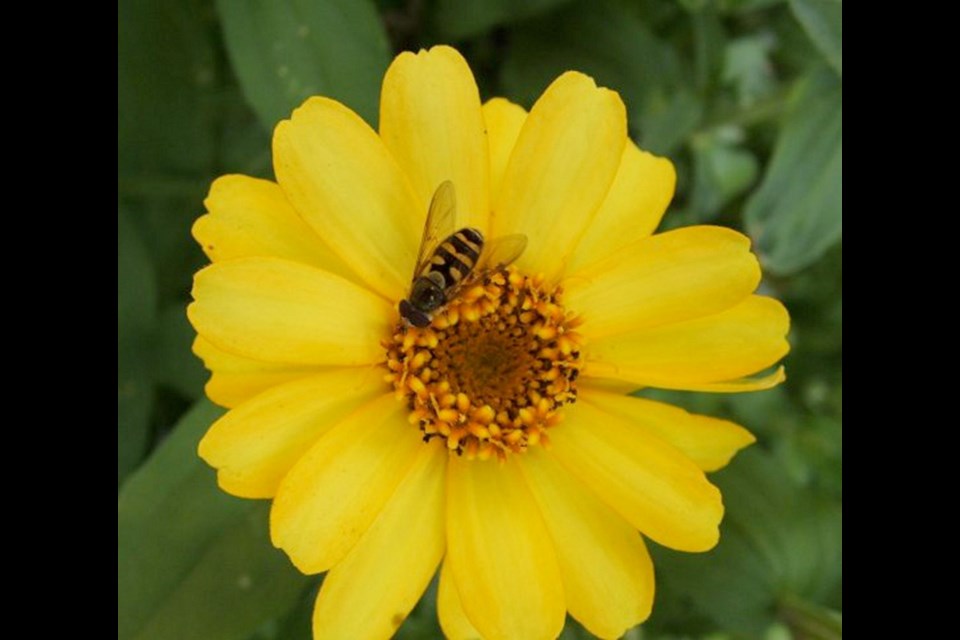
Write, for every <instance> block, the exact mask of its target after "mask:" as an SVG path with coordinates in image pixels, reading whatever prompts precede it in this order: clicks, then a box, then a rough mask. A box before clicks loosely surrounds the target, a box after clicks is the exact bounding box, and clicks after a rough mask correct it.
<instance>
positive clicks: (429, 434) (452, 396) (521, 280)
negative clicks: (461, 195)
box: [384, 268, 581, 460]
mask: <svg viewBox="0 0 960 640" xmlns="http://www.w3.org/2000/svg"><path fill="white" fill-rule="evenodd" d="M579 324H580V320H579V318H576V317H573V316H571V315H569V314H568V313H567V312H566V311H565V310H564V308H563V305H562V304H561V290H560V288H559V287H555V288H550V289H547V288H545V287H544V282H543V279H542V278H540V277H528V276H524V275H521V274H520V273H518V272H517V271H516V270H515V269H512V268H511V269H509V270H508V269H500V270H498V271H493V272H490V273H487V274H485V275H483V277H482V278H478V279H477V281H476V282H475V283H473V284H471V285H468V286H465V287H464V288H463V289H462V292H461V293H460V294H459V296H458V297H457V298H456V299H455V300H453V301H451V303H450V304H448V305H447V307H446V308H445V309H444V310H443V311H442V312H440V313H438V314H437V315H436V316H435V317H434V319H433V322H432V323H431V325H430V326H429V327H426V328H423V329H418V328H416V327H408V326H406V325H405V324H404V323H403V322H400V323H399V324H398V325H397V329H396V332H395V333H394V335H393V337H392V338H391V339H390V340H387V341H386V342H385V344H384V346H385V347H386V349H387V367H388V368H389V369H390V373H389V374H387V381H388V382H390V383H391V384H393V386H394V388H395V389H396V391H397V394H398V396H399V397H401V398H406V399H407V402H408V403H409V406H410V422H411V423H413V424H418V425H419V427H420V430H421V431H422V432H423V438H424V440H426V441H429V440H430V439H431V438H444V439H445V440H446V444H447V447H448V448H449V449H450V450H451V451H456V452H457V453H459V454H463V455H465V456H466V457H467V458H469V459H473V458H478V459H481V460H485V459H488V458H490V457H492V456H497V457H500V458H503V457H504V456H506V454H507V452H514V453H520V452H522V451H525V450H526V448H527V447H528V446H530V445H536V444H544V445H545V444H547V442H548V438H547V430H548V429H550V428H551V427H553V426H555V425H556V424H557V423H559V422H560V419H561V417H562V416H561V414H560V412H559V409H560V407H561V406H562V405H563V404H564V403H567V402H574V401H575V400H576V397H577V389H576V383H575V381H576V379H577V375H578V374H579V371H580V366H581V360H580V342H581V338H580V335H579V334H578V333H577V332H576V331H574V329H575V328H576V327H577V326H578V325H579Z"/></svg>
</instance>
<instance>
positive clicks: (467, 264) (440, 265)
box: [429, 227, 483, 289]
mask: <svg viewBox="0 0 960 640" xmlns="http://www.w3.org/2000/svg"><path fill="white" fill-rule="evenodd" d="M482 249H483V235H482V234H481V233H480V232H479V231H477V230H476V229H471V228H470V227H465V228H463V229H460V230H459V231H457V232H456V233H454V234H452V235H451V236H449V237H448V238H447V239H446V240H444V241H443V242H441V243H440V246H439V247H437V249H436V251H434V252H433V256H432V257H431V259H430V269H429V271H430V273H432V274H436V275H439V276H441V277H442V278H443V283H444V284H443V288H444V289H446V288H448V287H452V286H454V285H456V284H459V283H460V281H461V280H463V279H464V278H465V277H466V276H467V275H468V274H469V273H470V271H472V270H473V267H474V266H475V265H476V264H477V260H478V259H479V258H480V251H481V250H482Z"/></svg>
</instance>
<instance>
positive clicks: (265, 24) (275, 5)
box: [217, 0, 389, 131]
mask: <svg viewBox="0 0 960 640" xmlns="http://www.w3.org/2000/svg"><path fill="white" fill-rule="evenodd" d="M217 9H218V10H219V13H220V18H221V20H223V29H224V35H225V37H226V42H227V49H228V50H229V52H230V58H231V60H232V62H233V66H234V69H236V72H237V75H238V77H239V78H240V83H241V85H242V86H243V91H244V94H245V95H246V96H247V99H248V100H249V101H250V104H252V105H253V107H254V109H255V110H256V111H257V115H259V116H260V121H261V122H262V123H263V126H264V127H265V128H266V129H267V130H268V131H272V130H273V127H274V126H275V125H276V124H277V122H279V121H280V120H281V119H282V118H287V117H289V116H290V112H291V111H292V110H293V109H294V108H295V107H298V106H299V105H300V103H301V102H303V101H304V100H305V99H306V98H308V97H309V96H315V95H324V96H329V97H331V98H336V99H337V100H340V101H341V102H343V103H344V104H347V105H349V106H350V107H351V108H352V109H353V110H354V111H356V112H357V113H359V114H360V115H361V116H363V118H364V119H365V120H366V121H367V122H369V123H371V124H376V121H377V104H378V98H379V96H380V81H381V79H382V78H383V72H384V71H385V70H386V68H387V63H388V62H389V55H388V53H387V50H388V47H387V39H386V36H385V34H384V32H383V28H382V27H381V25H380V21H379V18H378V16H377V13H376V10H375V9H374V7H373V5H372V4H371V3H370V2H367V1H366V0H281V1H271V0H219V1H218V2H217Z"/></svg>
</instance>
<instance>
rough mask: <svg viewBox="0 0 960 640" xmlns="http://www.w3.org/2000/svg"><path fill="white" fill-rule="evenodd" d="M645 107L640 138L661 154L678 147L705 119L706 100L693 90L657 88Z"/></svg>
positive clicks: (640, 124)
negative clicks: (666, 90)
mask: <svg viewBox="0 0 960 640" xmlns="http://www.w3.org/2000/svg"><path fill="white" fill-rule="evenodd" d="M645 107H646V108H645V109H644V110H643V112H641V113H640V115H639V117H638V122H639V125H638V128H639V135H638V142H639V143H640V146H641V147H643V148H644V149H646V150H648V151H651V152H653V153H656V154H658V155H662V156H666V155H670V154H671V153H673V152H674V151H676V150H677V149H678V148H679V147H680V145H682V144H683V143H684V141H686V139H687V137H688V136H690V134H691V133H693V131H694V130H695V129H696V128H697V125H699V124H700V122H701V121H702V120H703V103H702V102H701V101H700V100H699V99H698V98H697V96H696V95H695V94H694V93H693V92H691V91H683V90H681V91H677V92H676V93H673V94H672V95H669V96H668V95H664V94H663V93H662V92H658V93H657V94H655V95H652V96H651V97H650V99H648V100H647V101H646V105H645Z"/></svg>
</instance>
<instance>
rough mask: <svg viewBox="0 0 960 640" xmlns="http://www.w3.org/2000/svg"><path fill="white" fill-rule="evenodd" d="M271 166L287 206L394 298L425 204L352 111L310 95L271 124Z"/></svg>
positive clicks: (406, 274) (405, 283)
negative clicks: (283, 118)
mask: <svg viewBox="0 0 960 640" xmlns="http://www.w3.org/2000/svg"><path fill="white" fill-rule="evenodd" d="M273 166H274V170H275V171H276V174H277V181H278V182H279V183H280V186H281V187H282V188H283V191H284V193H286V194H287V198H288V199H289V200H290V202H291V204H293V206H294V207H295V208H296V209H297V211H298V212H299V213H300V215H301V216H302V217H303V219H304V220H306V222H307V224H309V225H310V226H311V227H313V229H314V230H315V231H316V232H317V233H318V234H320V236H321V237H322V238H323V239H324V241H325V242H326V243H327V245H328V246H329V247H330V248H331V249H332V250H333V251H335V252H336V253H337V255H339V256H340V258H341V259H342V260H343V261H344V263H346V264H347V266H349V267H350V269H351V270H353V272H354V273H356V274H357V275H358V276H359V277H360V278H361V279H362V280H363V282H365V283H366V284H367V286H369V287H370V288H371V289H373V290H374V291H377V292H379V293H380V294H382V295H383V296H385V297H386V298H387V299H389V300H397V299H398V298H400V297H402V296H403V294H404V293H405V291H406V289H407V288H408V287H409V285H410V274H411V273H412V272H413V261H414V259H415V257H416V249H417V243H418V242H419V239H420V232H421V231H422V224H423V220H424V218H425V216H426V209H425V208H423V207H421V206H420V205H419V204H418V200H417V198H416V197H415V196H414V193H413V190H412V188H411V187H410V184H409V182H408V181H407V178H406V177H405V176H404V174H403V172H402V171H401V170H400V168H399V167H398V166H397V163H396V161H395V160H394V159H393V157H392V156H391V155H390V152H389V151H387V149H386V147H384V146H383V143H382V142H381V141H380V138H379V137H378V136H377V134H376V133H375V132H374V131H373V130H372V129H371V128H370V127H369V126H368V125H367V124H366V123H365V122H364V121H363V120H362V119H361V118H360V116H358V115H357V114H355V113H354V112H353V111H350V110H349V109H348V108H346V107H345V106H343V105H342V104H340V103H339V102H336V101H334V100H330V99H328V98H310V99H309V100H307V101H306V102H305V103H303V106H301V107H300V108H299V109H297V110H295V111H294V112H293V116H292V117H291V119H290V120H284V121H283V122H281V123H280V124H278V125H277V128H276V130H275V131H274V134H273Z"/></svg>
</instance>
